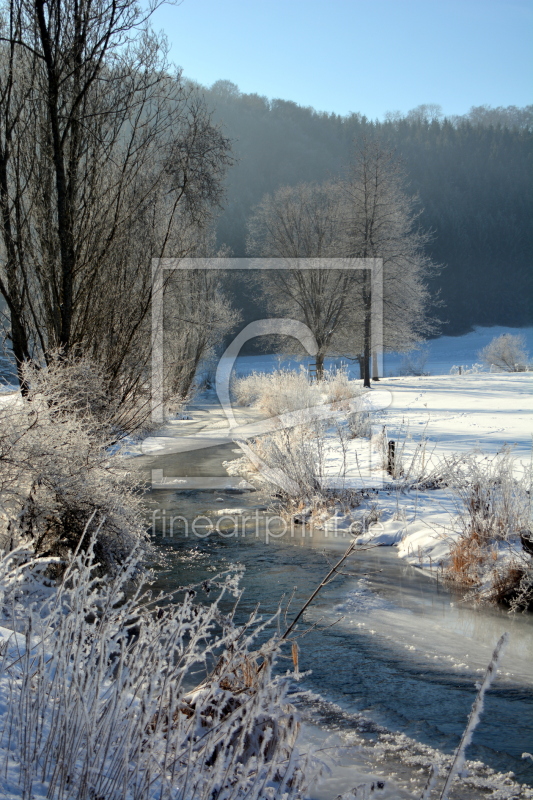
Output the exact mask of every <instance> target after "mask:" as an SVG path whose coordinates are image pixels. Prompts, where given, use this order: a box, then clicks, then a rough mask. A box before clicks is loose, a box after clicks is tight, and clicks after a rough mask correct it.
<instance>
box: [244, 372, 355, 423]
mask: <svg viewBox="0 0 533 800" xmlns="http://www.w3.org/2000/svg"><path fill="white" fill-rule="evenodd" d="M232 392H233V396H234V397H235V400H236V402H237V403H238V405H241V406H254V407H255V408H257V409H259V410H261V411H263V412H265V413H266V414H268V416H270V417H274V416H278V415H279V414H284V413H286V412H288V411H297V410H299V409H302V408H312V407H313V406H318V405H321V404H322V403H334V402H340V401H342V400H349V399H351V398H353V397H355V396H356V395H357V394H358V393H359V392H360V383H359V382H357V381H351V380H350V379H349V378H348V376H347V374H346V372H345V371H344V370H336V371H331V372H329V371H326V372H325V373H324V378H323V380H321V381H311V380H310V379H309V376H308V375H307V371H306V370H305V368H304V367H301V368H300V369H299V370H290V369H279V370H274V371H273V372H253V373H252V374H251V375H247V376H245V377H243V378H237V379H235V380H234V381H233V383H232Z"/></svg>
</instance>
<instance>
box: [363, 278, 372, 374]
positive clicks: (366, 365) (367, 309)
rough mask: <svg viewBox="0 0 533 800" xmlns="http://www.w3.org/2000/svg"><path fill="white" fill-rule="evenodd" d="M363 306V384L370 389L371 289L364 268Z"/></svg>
mask: <svg viewBox="0 0 533 800" xmlns="http://www.w3.org/2000/svg"><path fill="white" fill-rule="evenodd" d="M363 308H364V314H365V322H364V325H365V328H364V338H363V386H365V387H366V388H367V389H370V356H371V352H370V338H371V330H372V289H371V285H370V276H369V275H368V274H367V270H365V277H364V284H363Z"/></svg>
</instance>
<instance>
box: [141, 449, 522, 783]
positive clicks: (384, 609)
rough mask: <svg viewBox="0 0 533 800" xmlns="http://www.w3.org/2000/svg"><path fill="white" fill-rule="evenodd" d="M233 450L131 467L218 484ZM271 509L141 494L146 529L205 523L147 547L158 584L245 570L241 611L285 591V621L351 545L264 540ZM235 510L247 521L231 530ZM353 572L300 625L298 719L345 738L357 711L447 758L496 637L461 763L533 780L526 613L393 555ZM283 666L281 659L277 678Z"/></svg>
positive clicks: (316, 536) (190, 495)
mask: <svg viewBox="0 0 533 800" xmlns="http://www.w3.org/2000/svg"><path fill="white" fill-rule="evenodd" d="M234 453H235V446H234V445H225V446H223V447H218V448H211V449H209V450H205V451H195V452H191V453H186V454H171V455H164V456H160V457H157V456H152V457H141V458H137V459H136V460H135V463H136V465H137V466H138V467H140V469H141V470H144V471H146V474H147V477H148V475H149V470H150V469H152V468H156V469H163V470H164V474H165V476H180V475H187V476H197V475H210V476H215V475H224V474H225V471H224V468H223V467H222V461H224V460H228V459H232V458H235V457H236V456H235V454H234ZM267 505H268V498H266V497H264V496H261V495H260V494H259V493H256V492H248V493H243V494H235V493H233V492H231V493H230V492H214V493H213V492H207V491H203V492H202V491H196V492H193V491H191V492H176V491H165V490H157V491H153V492H151V493H150V494H149V495H148V496H147V506H148V514H149V516H151V515H152V514H153V511H157V512H158V514H157V515H156V525H155V528H156V533H159V534H160V533H161V524H162V523H161V520H162V518H163V516H164V517H165V518H166V519H167V520H168V519H170V518H171V517H172V516H173V515H180V516H182V517H183V518H185V519H186V520H188V521H189V523H191V522H192V520H193V519H194V518H195V517H198V516H199V515H204V516H205V517H207V518H208V520H207V521H205V520H204V527H203V528H197V531H200V534H201V535H200V536H196V535H194V533H193V532H192V530H191V528H190V526H189V529H188V530H187V535H185V529H184V526H183V525H182V526H181V527H180V525H179V524H177V525H176V528H175V531H174V534H175V535H174V537H173V538H172V539H168V538H166V539H163V538H162V537H161V536H160V535H159V536H156V537H155V541H156V543H157V545H158V548H159V552H160V553H161V558H162V563H163V564H164V568H163V569H162V570H161V571H160V572H159V575H158V579H157V584H156V588H158V589H163V590H172V589H174V588H176V586H177V585H184V584H187V583H190V582H195V583H196V582H199V581H202V580H204V579H205V578H208V577H209V576H212V575H213V573H214V572H217V571H220V570H222V569H224V568H226V567H227V566H228V565H229V564H232V563H237V562H238V563H240V564H243V565H244V566H245V568H246V569H245V573H244V578H243V584H244V587H245V593H244V597H243V600H242V602H241V606H240V611H239V613H240V615H241V616H242V617H244V616H246V615H247V614H249V613H250V612H251V611H252V610H253V609H254V608H255V606H256V604H257V603H260V604H261V610H262V611H263V613H264V614H265V615H268V614H272V613H275V612H276V610H277V608H278V604H279V601H280V598H281V597H282V596H283V595H285V596H286V597H288V596H289V595H291V594H292V592H293V591H294V598H293V601H292V605H291V611H290V612H289V616H288V619H289V620H290V619H291V613H295V612H296V611H297V610H298V608H299V607H300V606H301V605H302V604H303V602H305V599H306V598H307V597H308V596H309V594H310V593H311V592H312V591H313V590H314V589H315V588H316V586H317V584H318V583H319V582H320V580H321V579H322V578H323V577H324V575H325V573H326V572H327V571H328V569H329V562H328V560H327V559H328V557H329V558H330V559H332V558H334V557H335V556H337V557H338V554H339V553H340V552H341V551H342V550H343V549H344V548H345V547H346V544H347V539H343V538H342V537H338V538H333V537H331V536H330V537H329V538H326V537H325V535H324V534H321V533H320V532H319V531H316V530H315V531H314V532H313V535H312V536H309V531H306V532H305V536H303V537H302V534H301V531H300V530H299V529H298V527H295V528H294V531H293V535H291V532H290V531H289V532H288V533H287V534H286V535H284V536H282V537H280V538H278V539H275V538H273V537H270V539H269V541H268V543H267V539H268V538H269V537H267V536H266V535H265V524H264V521H265V516H266V515H267V513H268V511H267ZM163 512H165V514H164V515H163ZM243 513H245V514H246V515H248V517H249V523H248V525H247V526H246V527H244V526H243V525H237V528H236V530H235V520H237V522H239V520H240V519H242V514H243ZM254 515H256V516H255V517H254ZM223 516H224V519H222V517H223ZM234 518H235V519H234ZM250 519H251V520H252V522H250ZM254 519H257V520H258V521H257V522H255V521H253V520H254ZM217 521H218V531H217V530H215V531H211V532H209V528H208V527H207V526H208V525H209V524H212V525H216V524H217ZM166 530H167V532H168V528H167V529H166ZM243 530H244V535H243ZM271 531H274V532H275V528H274V527H271ZM350 573H351V574H350V575H342V576H339V577H337V578H336V580H335V581H334V582H333V583H332V584H331V585H329V586H328V587H326V588H325V589H324V590H323V591H322V592H321V594H320V595H319V596H318V597H317V600H316V602H315V603H314V604H313V605H312V606H311V607H310V608H309V609H308V612H306V615H305V619H304V623H303V626H302V629H303V627H311V628H313V626H315V625H316V626H317V627H316V628H314V629H312V630H311V631H310V632H309V633H308V634H307V635H306V636H305V637H304V638H303V639H301V640H300V642H299V644H300V650H301V652H300V670H302V671H307V670H310V671H311V672H310V674H309V675H306V676H305V677H304V678H303V680H302V681H301V683H300V684H299V689H300V690H302V691H304V692H307V694H306V695H305V696H304V698H303V699H302V701H301V708H302V712H303V714H304V717H305V716H307V718H308V719H309V720H312V721H314V722H318V723H319V724H320V725H321V729H323V730H326V729H327V730H335V731H338V732H340V733H342V732H343V731H348V730H351V729H354V728H355V727H357V726H358V725H360V721H361V718H362V717H361V715H363V717H364V718H365V719H369V720H371V721H372V722H373V723H375V724H376V725H377V726H382V727H384V728H386V729H389V730H392V731H400V732H403V733H405V734H407V735H408V736H410V737H412V738H413V739H416V740H417V741H418V742H421V743H423V744H426V745H429V746H431V747H434V748H438V749H441V750H443V751H444V752H451V751H452V750H453V748H454V747H456V745H457V743H458V740H459V736H460V734H461V733H462V731H463V729H464V725H465V722H466V718H467V716H468V713H469V711H470V707H471V704H472V702H473V699H474V696H475V693H476V689H475V685H474V684H475V682H476V681H477V680H479V678H480V677H481V675H482V673H483V672H484V670H485V668H486V666H487V664H488V662H489V661H490V656H491V652H492V649H493V647H494V645H495V643H496V641H497V639H498V637H499V636H500V635H501V633H502V632H503V631H504V630H508V631H509V632H510V644H509V647H508V650H507V652H506V655H505V657H504V659H503V661H502V669H501V674H500V675H499V677H498V679H497V680H496V682H495V683H494V684H493V687H492V688H491V690H490V691H489V693H488V694H487V696H486V702H485V712H484V714H483V717H482V720H481V723H480V725H479V726H478V728H477V729H476V731H475V734H474V741H473V744H472V745H471V747H470V748H469V751H468V757H469V758H470V759H479V760H481V761H483V762H485V763H486V764H488V765H490V766H491V767H492V768H493V769H495V770H497V771H499V772H507V771H509V770H512V771H513V772H514V773H515V774H516V776H517V778H519V779H520V780H521V781H522V782H526V783H528V782H533V768H532V767H531V766H529V764H530V763H531V762H527V761H524V760H523V759H521V754H522V753H523V752H524V751H527V750H529V751H531V749H532V747H533V704H532V697H531V686H532V683H533V674H532V670H531V664H533V635H532V630H533V629H532V624H531V616H530V615H528V616H524V615H518V616H517V615H515V616H509V615H508V614H506V613H505V612H504V611H502V610H499V609H483V610H480V609H477V608H473V607H471V606H468V605H467V604H465V603H463V602H461V601H460V598H458V597H457V596H454V595H452V594H450V592H449V591H448V590H447V589H446V588H445V587H443V586H442V585H438V584H437V583H436V582H435V581H434V580H432V579H430V578H428V577H426V576H425V575H423V574H421V573H420V572H419V570H417V569H416V568H414V567H411V566H409V565H407V564H405V563H403V562H402V561H401V560H400V559H398V557H397V556H396V551H395V549H394V548H377V549H374V550H371V551H366V552H364V553H359V554H357V556H356V557H354V558H353V559H352V563H351V566H350ZM287 666H288V663H287V662H285V663H283V662H282V663H281V668H282V669H283V670H284V669H286V668H287ZM363 727H364V726H363ZM339 774H340V773H339ZM320 796H322V795H320ZM323 796H324V797H326V796H327V795H323ZM335 796H336V795H335ZM398 796H399V795H398ZM404 796H406V797H407V796H409V795H408V794H406V795H404ZM465 796H466V795H465ZM471 796H472V797H474V796H476V795H475V794H473V795H471ZM479 796H481V795H479ZM317 797H318V795H317Z"/></svg>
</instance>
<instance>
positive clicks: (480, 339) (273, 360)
mask: <svg viewBox="0 0 533 800" xmlns="http://www.w3.org/2000/svg"><path fill="white" fill-rule="evenodd" d="M504 333H509V334H511V335H512V336H517V335H520V336H523V337H524V338H525V341H526V350H527V351H528V352H529V354H530V356H531V357H532V358H533V328H507V327H503V326H501V325H495V326H492V327H490V328H486V327H476V328H474V330H473V331H471V332H470V333H466V334H464V335H463V336H440V337H439V338H438V339H431V340H429V341H428V342H426V343H425V344H424V345H422V348H421V350H422V351H423V352H426V353H427V359H426V361H425V364H424V367H423V371H424V372H428V373H429V374H430V375H449V373H450V370H451V369H452V368H453V367H454V366H463V367H467V368H471V367H472V365H473V364H476V363H479V356H478V353H479V351H480V350H482V349H483V348H484V347H485V346H486V345H488V344H489V343H490V342H491V341H492V339H494V338H495V337H496V336H501V335H502V334H504ZM419 352H420V351H415V352H414V353H413V356H414V357H417V355H418V353H419ZM405 358H406V357H405V355H404V354H402V353H386V354H385V355H384V358H383V372H384V375H385V376H386V377H391V376H394V375H400V374H401V371H402V367H403V366H404V362H405ZM311 360H312V359H309V358H307V359H305V358H304V359H296V358H281V357H279V356H276V355H272V354H269V355H253V356H240V357H239V358H238V359H237V362H236V365H235V371H236V373H237V375H239V376H242V375H248V374H250V373H251V372H253V371H254V370H257V371H258V372H269V371H271V370H272V369H277V368H278V367H279V365H281V366H283V367H287V368H294V369H298V367H299V365H300V364H302V363H303V364H307V363H309V362H310V361H311ZM326 366H327V367H329V368H331V367H332V366H333V367H340V366H342V367H343V368H345V369H347V370H348V372H349V373H350V376H351V377H353V378H358V377H359V366H358V364H357V363H354V362H353V361H348V360H347V359H342V358H337V359H326Z"/></svg>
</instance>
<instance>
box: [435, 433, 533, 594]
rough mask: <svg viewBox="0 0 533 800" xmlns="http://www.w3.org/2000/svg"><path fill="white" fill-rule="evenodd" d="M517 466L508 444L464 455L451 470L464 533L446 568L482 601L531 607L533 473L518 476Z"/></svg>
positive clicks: (451, 552) (450, 575)
mask: <svg viewBox="0 0 533 800" xmlns="http://www.w3.org/2000/svg"><path fill="white" fill-rule="evenodd" d="M516 467H517V465H516V463H515V459H514V458H513V456H512V451H511V450H510V448H508V447H507V448H504V449H503V450H501V451H500V452H499V453H497V454H496V455H495V456H485V457H484V458H480V457H479V456H476V455H475V454H472V455H470V456H465V457H464V458H463V459H462V460H461V461H460V462H457V463H456V465H455V467H454V468H453V469H452V470H450V478H449V481H450V486H451V488H452V490H453V492H454V494H455V496H456V497H457V499H458V502H459V524H460V527H461V533H460V536H459V538H458V540H457V541H456V542H455V544H453V545H452V547H451V548H450V559H449V563H448V569H447V572H448V576H449V577H450V578H451V579H452V580H454V581H456V582H458V583H460V584H462V585H465V586H470V587H472V588H473V589H475V590H476V595H477V596H479V597H480V598H481V599H485V600H489V601H496V602H498V601H500V602H506V603H508V604H509V605H511V607H513V608H518V607H527V606H528V604H529V603H530V602H531V599H532V597H533V570H532V558H531V552H530V551H528V549H527V544H528V542H529V540H530V539H533V535H532V533H531V531H533V525H532V520H531V501H530V492H531V475H530V474H529V472H528V471H526V472H525V473H523V474H522V476H521V477H517V476H516V474H515V472H516ZM532 549H533V548H532Z"/></svg>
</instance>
